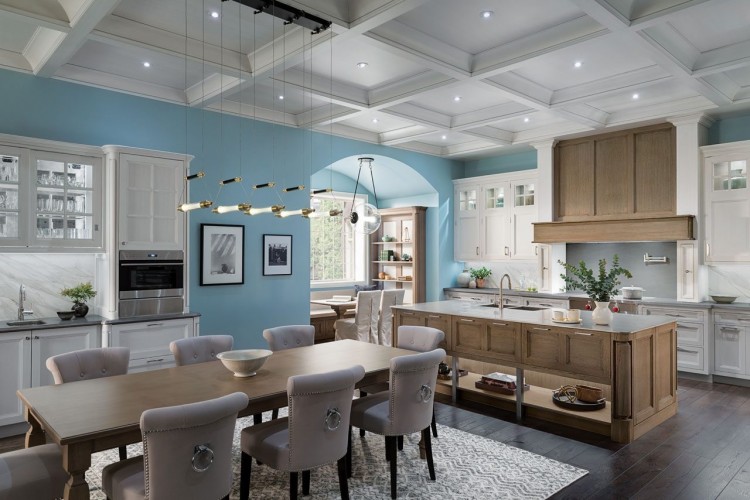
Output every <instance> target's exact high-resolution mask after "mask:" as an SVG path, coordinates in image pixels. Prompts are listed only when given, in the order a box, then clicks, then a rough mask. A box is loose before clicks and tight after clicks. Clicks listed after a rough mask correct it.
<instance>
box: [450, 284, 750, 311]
mask: <svg viewBox="0 0 750 500" xmlns="http://www.w3.org/2000/svg"><path fill="white" fill-rule="evenodd" d="M443 291H444V292H467V293H477V294H483V295H497V294H498V293H500V290H499V289H498V288H457V287H452V288H443ZM503 295H504V296H508V295H513V296H517V297H518V296H520V297H537V298H549V299H562V300H566V299H572V298H587V296H586V295H585V294H583V293H578V292H571V293H567V292H559V293H553V292H527V291H525V290H512V289H511V290H508V289H503ZM613 300H616V301H619V302H634V303H636V304H643V305H650V306H661V307H689V308H693V309H711V308H715V309H732V310H738V311H743V310H747V311H750V303H748V302H734V303H732V304H719V303H716V302H713V301H711V300H707V301H703V302H686V301H682V300H677V299H667V298H663V297H643V299H640V300H631V299H623V298H622V297H621V296H619V295H616V296H615V297H614V298H613Z"/></svg>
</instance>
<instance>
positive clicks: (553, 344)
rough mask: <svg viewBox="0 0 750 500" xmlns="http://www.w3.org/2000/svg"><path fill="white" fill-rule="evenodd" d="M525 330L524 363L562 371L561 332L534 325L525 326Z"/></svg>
mask: <svg viewBox="0 0 750 500" xmlns="http://www.w3.org/2000/svg"><path fill="white" fill-rule="evenodd" d="M523 329H524V330H523V362H524V363H526V364H529V365H534V366H540V367H543V368H551V369H554V370H559V369H561V368H562V363H561V361H560V351H561V346H560V336H561V332H560V330H558V329H555V328H548V327H542V326H534V325H524V326H523Z"/></svg>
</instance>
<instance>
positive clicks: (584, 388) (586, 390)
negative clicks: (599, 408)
mask: <svg viewBox="0 0 750 500" xmlns="http://www.w3.org/2000/svg"><path fill="white" fill-rule="evenodd" d="M576 390H577V391H578V399H579V400H581V401H583V402H584V403H596V402H598V401H599V400H600V399H602V398H603V397H604V391H602V389H600V388H599V387H591V386H590V385H576Z"/></svg>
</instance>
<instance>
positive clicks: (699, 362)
mask: <svg viewBox="0 0 750 500" xmlns="http://www.w3.org/2000/svg"><path fill="white" fill-rule="evenodd" d="M703 352H704V351H703V348H702V347H682V346H679V345H678V346H677V369H678V370H697V371H701V372H703V371H705V370H706V365H705V360H704V357H703Z"/></svg>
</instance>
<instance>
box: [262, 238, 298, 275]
mask: <svg viewBox="0 0 750 500" xmlns="http://www.w3.org/2000/svg"><path fill="white" fill-rule="evenodd" d="M281 274H292V235H291V234H264V235H263V276H278V275H281Z"/></svg>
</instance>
